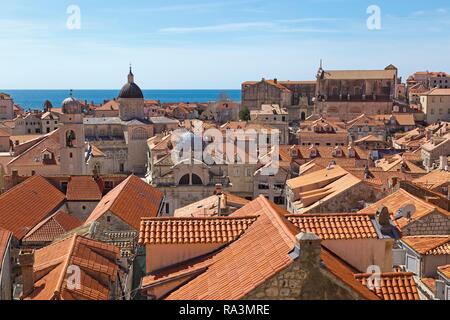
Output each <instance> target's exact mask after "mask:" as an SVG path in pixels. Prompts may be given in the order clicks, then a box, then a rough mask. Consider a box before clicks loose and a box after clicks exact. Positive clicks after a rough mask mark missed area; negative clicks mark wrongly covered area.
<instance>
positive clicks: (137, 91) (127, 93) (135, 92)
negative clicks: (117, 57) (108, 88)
mask: <svg viewBox="0 0 450 320" xmlns="http://www.w3.org/2000/svg"><path fill="white" fill-rule="evenodd" d="M119 98H121V99H144V94H143V93H142V90H141V88H139V86H138V85H137V84H136V83H134V75H133V72H132V70H131V67H130V73H129V74H128V83H127V84H125V85H124V86H123V87H122V90H120V93H119Z"/></svg>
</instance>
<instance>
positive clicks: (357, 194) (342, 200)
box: [307, 182, 378, 213]
mask: <svg viewBox="0 0 450 320" xmlns="http://www.w3.org/2000/svg"><path fill="white" fill-rule="evenodd" d="M377 200H378V199H377V192H376V191H375V189H373V188H372V187H371V186H369V185H367V184H366V183H364V182H360V183H359V184H357V185H355V186H354V187H352V188H349V189H347V190H345V191H344V192H342V193H340V194H338V195H336V196H335V197H333V198H331V199H329V200H328V201H325V202H323V203H321V204H320V205H318V206H317V207H315V208H313V209H312V210H310V211H308V212H307V213H325V212H332V213H338V212H351V211H352V210H354V209H363V206H362V205H361V201H364V202H368V203H373V202H376V201H377Z"/></svg>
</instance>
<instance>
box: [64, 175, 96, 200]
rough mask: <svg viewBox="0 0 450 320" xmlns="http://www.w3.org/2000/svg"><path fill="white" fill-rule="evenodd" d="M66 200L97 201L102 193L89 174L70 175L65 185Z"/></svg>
mask: <svg viewBox="0 0 450 320" xmlns="http://www.w3.org/2000/svg"><path fill="white" fill-rule="evenodd" d="M66 198H67V200H68V201H99V200H100V199H101V198H102V193H101V191H100V188H99V187H98V184H97V182H95V180H94V178H93V177H91V176H79V177H75V176H74V177H71V178H70V181H69V184H68V186H67V192H66Z"/></svg>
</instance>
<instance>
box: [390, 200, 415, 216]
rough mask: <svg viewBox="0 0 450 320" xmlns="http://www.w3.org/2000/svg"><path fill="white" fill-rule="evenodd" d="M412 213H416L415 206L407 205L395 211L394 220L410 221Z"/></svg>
mask: <svg viewBox="0 0 450 320" xmlns="http://www.w3.org/2000/svg"><path fill="white" fill-rule="evenodd" d="M414 213H416V206H415V205H413V204H407V205H405V206H403V207H401V208H400V209H398V210H397V212H396V213H395V216H394V218H395V219H396V220H397V219H400V218H406V219H411V217H412V216H413V214H414Z"/></svg>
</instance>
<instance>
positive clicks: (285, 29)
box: [159, 18, 338, 33]
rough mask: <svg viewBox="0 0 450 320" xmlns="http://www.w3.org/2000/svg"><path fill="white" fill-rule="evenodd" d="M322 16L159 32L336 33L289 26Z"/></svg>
mask: <svg viewBox="0 0 450 320" xmlns="http://www.w3.org/2000/svg"><path fill="white" fill-rule="evenodd" d="M322 19H323V18H308V19H295V20H277V21H274V22H268V21H263V22H261V21H260V22H240V23H228V24H218V25H207V26H198V27H169V28H163V29H160V30H159V32H160V33H202V32H235V31H244V30H257V31H258V30H261V29H264V31H270V32H275V33H336V32H338V30H337V29H329V28H328V29H326V28H319V27H310V26H305V27H303V28H298V27H293V26H289V25H292V24H298V23H302V22H317V21H323V20H322Z"/></svg>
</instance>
